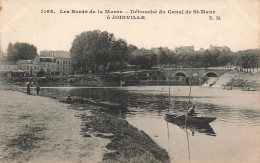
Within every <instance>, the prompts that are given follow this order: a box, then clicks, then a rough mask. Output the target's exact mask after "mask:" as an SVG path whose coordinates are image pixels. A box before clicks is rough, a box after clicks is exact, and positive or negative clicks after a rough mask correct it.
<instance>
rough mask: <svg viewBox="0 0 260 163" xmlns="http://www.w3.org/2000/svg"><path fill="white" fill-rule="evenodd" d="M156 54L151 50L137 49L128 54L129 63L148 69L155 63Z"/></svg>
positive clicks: (156, 59)
mask: <svg viewBox="0 0 260 163" xmlns="http://www.w3.org/2000/svg"><path fill="white" fill-rule="evenodd" d="M157 61H158V56H157V54H156V53H155V52H154V51H153V50H146V49H138V50H135V51H134V52H133V53H132V54H131V56H130V64H132V65H137V66H139V67H140V68H141V69H149V68H151V67H153V66H155V65H156V64H157Z"/></svg>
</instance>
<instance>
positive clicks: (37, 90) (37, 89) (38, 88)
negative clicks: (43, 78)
mask: <svg viewBox="0 0 260 163" xmlns="http://www.w3.org/2000/svg"><path fill="white" fill-rule="evenodd" d="M40 89H41V88H40V85H39V83H37V85H36V94H37V96H38V95H39V92H40Z"/></svg>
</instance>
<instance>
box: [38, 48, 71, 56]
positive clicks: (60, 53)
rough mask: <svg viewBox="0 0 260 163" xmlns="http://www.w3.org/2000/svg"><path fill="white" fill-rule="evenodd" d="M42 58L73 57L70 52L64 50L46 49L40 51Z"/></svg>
mask: <svg viewBox="0 0 260 163" xmlns="http://www.w3.org/2000/svg"><path fill="white" fill-rule="evenodd" d="M40 58H71V57H70V54H69V52H67V51H63V50H57V51H51V50H44V51H41V52H40Z"/></svg>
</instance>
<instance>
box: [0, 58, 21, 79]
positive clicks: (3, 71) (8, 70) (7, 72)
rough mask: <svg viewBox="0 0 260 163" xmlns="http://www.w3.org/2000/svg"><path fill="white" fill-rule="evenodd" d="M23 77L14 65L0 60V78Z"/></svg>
mask: <svg viewBox="0 0 260 163" xmlns="http://www.w3.org/2000/svg"><path fill="white" fill-rule="evenodd" d="M23 75H24V72H23V71H21V70H19V69H18V66H17V65H16V64H13V63H10V62H5V61H1V60H0V76H2V77H14V76H23Z"/></svg>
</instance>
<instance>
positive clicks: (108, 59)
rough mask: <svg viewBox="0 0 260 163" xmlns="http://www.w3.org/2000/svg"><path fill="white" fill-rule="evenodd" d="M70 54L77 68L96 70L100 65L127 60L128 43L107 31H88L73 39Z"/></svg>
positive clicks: (105, 65)
mask: <svg viewBox="0 0 260 163" xmlns="http://www.w3.org/2000/svg"><path fill="white" fill-rule="evenodd" d="M70 54H71V57H72V61H73V66H74V68H75V70H80V71H82V72H86V71H87V70H92V71H94V72H95V71H97V70H96V69H99V67H100V66H102V67H107V66H109V65H110V64H119V65H120V64H122V63H123V62H124V61H126V60H127V43H126V42H125V41H124V40H122V39H116V38H115V37H114V35H113V34H111V33H108V32H106V31H104V32H101V31H99V30H94V31H87V32H83V33H81V34H80V35H77V36H76V38H75V39H74V40H73V43H72V47H71V49H70Z"/></svg>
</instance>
